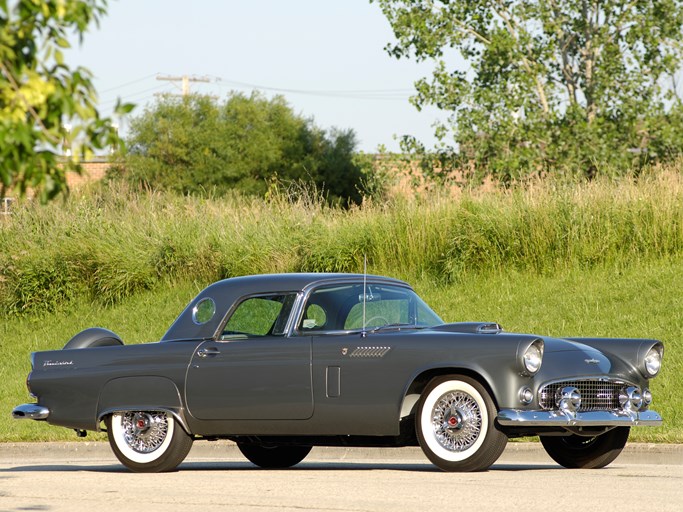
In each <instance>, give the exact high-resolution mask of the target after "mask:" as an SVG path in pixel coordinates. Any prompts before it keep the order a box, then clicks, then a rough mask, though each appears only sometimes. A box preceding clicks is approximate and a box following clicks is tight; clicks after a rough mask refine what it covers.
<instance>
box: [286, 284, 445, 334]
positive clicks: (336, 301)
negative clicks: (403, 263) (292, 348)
mask: <svg viewBox="0 0 683 512" xmlns="http://www.w3.org/2000/svg"><path fill="white" fill-rule="evenodd" d="M442 323H443V321H442V320H441V319H440V318H439V316H438V315H437V314H436V313H434V312H433V311H432V310H431V308H430V307H429V306H428V305H427V304H425V302H424V301H423V300H422V299H421V298H420V297H418V295H417V294H416V293H415V292H414V291H412V290H411V289H410V288H406V287H403V286H396V285H383V284H367V285H365V286H364V285H363V284H345V285H336V286H323V287H320V288H318V289H316V290H314V291H313V292H311V294H310V296H309V298H308V301H307V302H306V305H305V307H304V310H303V315H302V318H301V320H300V321H299V324H298V330H299V331H349V330H360V329H375V328H378V327H383V326H385V325H402V326H413V327H431V326H434V325H440V324H442Z"/></svg>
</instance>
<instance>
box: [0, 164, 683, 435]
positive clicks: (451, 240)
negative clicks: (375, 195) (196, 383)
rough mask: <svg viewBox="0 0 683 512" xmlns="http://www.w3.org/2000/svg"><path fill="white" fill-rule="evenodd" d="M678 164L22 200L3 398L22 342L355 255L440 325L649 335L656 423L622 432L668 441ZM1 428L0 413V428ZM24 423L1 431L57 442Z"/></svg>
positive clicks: (7, 224)
mask: <svg viewBox="0 0 683 512" xmlns="http://www.w3.org/2000/svg"><path fill="white" fill-rule="evenodd" d="M680 171H681V169H679V168H672V169H669V170H666V171H662V172H658V173H653V174H651V175H647V176H641V177H639V179H638V180H620V181H617V182H609V181H597V182H592V183H585V184H580V185H571V186H570V185H559V184H553V183H551V182H545V183H538V184H535V185H532V186H527V187H524V188H517V189H513V190H503V189H497V190H493V191H487V192H482V191H480V190H464V191H460V192H459V193H458V194H455V195H453V194H447V193H440V194H435V195H431V196H427V195H425V196H422V197H413V198H410V197H403V198H397V199H394V200H392V201H390V202H389V203H387V204H381V205H380V204H373V203H371V202H370V203H367V204H365V205H363V206H362V207H358V208H355V209H351V210H341V209H336V208H330V207H328V206H325V203H324V202H323V201H321V200H319V198H318V197H317V196H316V194H315V193H314V192H313V193H309V194H305V193H304V194H301V193H299V194H296V195H290V194H288V192H287V191H281V192H276V193H274V194H272V195H271V196H270V198H269V199H268V200H245V199H240V198H231V197H228V198H209V199H202V198H196V197H178V196H175V195H172V194H162V193H156V192H139V191H132V190H128V189H126V188H115V189H107V188H97V187H96V188H93V189H92V190H90V191H89V192H87V193H84V194H79V195H78V196H76V195H74V196H72V197H71V198H69V199H68V200H67V201H66V202H57V203H53V204H50V205H48V206H38V205H35V204H33V203H31V202H28V201H26V202H22V203H20V204H18V205H17V208H15V209H14V212H13V214H12V215H11V216H3V218H2V219H0V355H1V356H2V360H3V361H4V364H3V365H0V382H4V383H5V384H4V385H2V386H0V391H1V392H2V393H0V395H1V397H0V405H2V406H3V410H7V409H8V408H10V407H12V406H13V405H16V404H17V403H22V402H23V401H25V400H26V397H25V396H24V395H25V390H24V388H23V381H24V378H25V375H26V373H27V371H28V364H29V360H28V357H27V356H28V353H29V352H30V351H32V350H44V349H54V348H59V347H60V346H62V345H63V344H64V343H65V342H66V341H67V340H68V339H69V338H70V337H71V336H72V335H73V334H74V333H76V332H78V331H79V330H80V329H83V328H85V327H89V326H92V325H101V326H104V327H108V328H111V329H114V330H115V331H116V332H118V333H119V334H120V335H122V337H123V338H124V339H125V340H126V342H127V343H129V342H139V341H151V340H154V339H158V337H159V336H161V334H163V332H164V330H165V329H166V328H167V327H168V325H169V324H170V322H171V321H172V318H173V317H174V315H175V314H177V313H178V312H179V311H180V310H181V309H182V307H183V305H184V304H186V303H187V301H188V300H189V299H190V298H191V297H192V296H193V295H194V294H195V293H196V292H197V291H198V290H199V289H201V288H203V287H204V286H205V285H207V284H208V283H210V282H212V281H214V280H216V279H220V278H224V277H230V276H235V275H244V274H254V273H262V272H290V271H294V272H296V271H350V272H361V271H362V269H363V257H364V255H367V257H368V267H369V270H370V271H371V272H373V273H378V274H386V275H391V276H395V277H399V278H403V279H406V280H408V281H410V282H411V283H414V284H415V285H416V287H417V289H418V291H419V292H420V293H421V294H422V295H423V296H424V297H425V298H426V299H427V300H428V302H429V303H430V304H431V305H432V306H433V307H434V308H435V309H436V310H437V312H439V313H440V314H441V315H442V317H443V318H444V319H445V320H446V321H456V320H486V321H499V322H501V323H502V324H503V325H504V326H505V327H506V328H507V329H509V330H520V331H526V332H536V333H538V334H553V335H564V336H569V335H571V336H615V337H620V336H626V337H656V338H661V339H662V340H663V341H664V342H665V344H666V355H665V366H664V372H663V374H662V376H661V377H659V378H658V379H656V380H655V381H654V382H655V385H654V386H655V387H654V391H655V399H656V400H657V403H656V407H655V409H656V410H658V411H660V412H662V413H664V415H665V426H664V427H662V429H640V430H637V431H638V432H639V433H638V434H636V437H635V439H637V440H657V441H661V440H664V441H669V442H683V415H681V413H680V411H681V409H682V408H683V402H682V401H681V398H680V397H682V396H683V389H681V388H682V387H683V385H682V384H681V383H680V382H679V381H680V379H679V376H680V372H681V371H682V370H683V341H682V340H683V331H682V329H681V327H680V311H681V307H683V304H682V303H681V293H680V291H681V289H683V277H681V276H683V273H681V272H680V267H681V263H682V262H683V174H682V173H681V172H680ZM299 192H300V191H299ZM7 423H9V419H7V417H6V418H5V419H4V420H3V419H2V418H0V427H1V428H0V431H5V430H6V429H5V427H7V429H9V425H7ZM27 423H31V426H30V427H28V426H27V427H26V428H25V429H24V427H21V428H22V429H24V430H21V431H19V430H16V429H17V428H18V427H16V426H13V427H12V429H13V430H12V432H13V434H12V435H10V436H9V438H5V439H10V438H11V439H41V438H42V439H45V438H47V437H49V436H62V435H63V434H56V433H54V432H57V431H58V430H55V429H52V430H49V429H48V430H49V432H48V430H46V429H45V428H42V429H41V427H40V426H36V425H34V424H33V422H27ZM6 431H8V432H9V430H6ZM3 436H4V434H3ZM0 440H3V437H0Z"/></svg>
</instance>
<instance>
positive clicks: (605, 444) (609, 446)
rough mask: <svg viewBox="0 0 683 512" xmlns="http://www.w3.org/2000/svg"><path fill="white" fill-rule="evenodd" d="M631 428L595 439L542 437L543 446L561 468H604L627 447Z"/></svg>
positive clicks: (618, 430)
mask: <svg viewBox="0 0 683 512" xmlns="http://www.w3.org/2000/svg"><path fill="white" fill-rule="evenodd" d="M630 431H631V428H630V427H617V428H613V429H612V430H609V431H607V432H605V433H604V434H600V435H599V436H595V437H584V436H577V435H570V436H560V437H555V436H541V444H542V445H543V448H545V451H546V452H547V454H548V455H550V457H551V458H552V459H553V460H554V461H555V462H557V463H558V464H559V465H560V466H564V467H565V468H572V469H579V468H580V469H598V468H604V467H605V466H607V465H608V464H610V463H611V462H613V461H614V459H616V458H617V457H618V456H619V454H620V453H621V450H623V449H624V446H626V441H627V440H628V435H629V433H630Z"/></svg>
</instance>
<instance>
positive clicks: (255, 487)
mask: <svg viewBox="0 0 683 512" xmlns="http://www.w3.org/2000/svg"><path fill="white" fill-rule="evenodd" d="M682 503H683V447H682V446H660V445H635V446H629V447H627V451H626V452H625V453H624V454H622V457H620V458H619V459H617V461H616V462H614V463H613V464H612V465H611V466H609V467H608V468H606V469H603V470H595V471H590V470H566V469H562V468H560V467H559V466H557V465H555V464H554V463H553V462H552V461H551V460H550V459H549V458H548V457H547V456H546V455H545V454H544V453H543V452H542V450H539V447H538V445H537V444H533V443H528V444H527V443H510V444H509V445H508V449H507V450H506V452H505V453H504V454H503V456H502V457H501V459H500V460H499V461H498V463H497V464H496V465H494V466H493V467H492V468H491V470H490V471H487V472H484V473H463V474H453V473H451V474H448V473H442V472H440V471H438V470H436V469H435V468H434V467H433V466H431V465H430V464H428V463H427V462H426V459H425V458H424V457H423V456H422V454H421V453H420V452H419V450H417V449H412V448H408V449H394V450H367V449H366V450H357V449H314V450H313V452H311V455H309V457H308V458H307V459H306V460H305V461H304V462H303V463H302V464H300V465H299V466H297V467H296V468H293V469H289V470H271V471H264V470H260V469H257V468H255V467H254V466H252V465H251V464H249V463H248V462H245V461H244V459H242V458H241V457H240V455H239V453H238V452H237V450H236V449H235V447H234V446H232V445H230V444H227V443H223V442H220V443H206V442H204V443H196V445H195V448H193V451H192V452H191V453H190V456H189V457H188V459H187V461H186V462H185V463H183V464H182V465H181V466H180V471H177V472H174V473H166V474H155V475H147V474H133V473H129V472H127V471H126V470H125V469H124V468H123V466H121V465H119V464H118V462H117V461H116V459H114V457H113V455H111V454H110V452H109V449H108V446H107V445H106V444H105V443H66V444H47V445H46V444H42V445H41V444H36V445H22V444H11V445H8V444H5V445H2V444H0V511H25V510H38V511H65V512H66V511H69V512H80V511H86V510H87V511H95V510H96V511H98V512H99V511H113V510H115V511H117V512H120V511H135V512H137V511H145V512H147V511H149V510H155V509H162V510H164V511H165V512H166V511H176V510H178V511H180V510H182V511H184V512H192V511H202V512H204V511H213V510H226V511H230V512H242V511H244V512H302V511H309V510H310V511H321V512H327V511H334V512H337V511H353V512H355V511H382V512H384V511H405V512H412V511H419V512H423V511H439V512H440V511H444V510H446V511H453V512H460V511H462V510H467V511H473V512H479V511H489V510H491V511H493V510H496V511H504V512H514V511H524V512H533V511H539V512H540V511H543V512H546V511H549V510H574V509H579V510H581V511H582V512H586V511H588V512H590V511H600V512H609V511H619V512H626V511H630V510H636V509H646V510H656V511H658V512H659V511H676V512H680V510H682V509H683V505H681V504H682Z"/></svg>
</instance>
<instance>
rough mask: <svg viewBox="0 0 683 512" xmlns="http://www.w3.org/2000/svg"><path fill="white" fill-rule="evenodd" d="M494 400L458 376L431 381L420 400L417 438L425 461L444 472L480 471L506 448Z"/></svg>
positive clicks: (475, 385) (471, 381) (478, 385)
mask: <svg viewBox="0 0 683 512" xmlns="http://www.w3.org/2000/svg"><path fill="white" fill-rule="evenodd" d="M495 416H496V408H495V405H494V403H493V400H492V399H491V397H490V396H489V394H488V393H487V391H486V390H485V389H484V387H483V386H482V385H481V384H480V383H479V382H477V381H476V380H474V379H472V378H469V377H466V376H460V375H450V376H443V377H437V378H435V379H433V380H432V381H431V382H430V383H429V385H428V386H427V387H426V388H425V390H424V391H423V393H422V397H421V398H420V404H419V407H418V411H417V416H416V418H415V421H416V430H417V438H418V441H419V443H420V446H421V447H422V450H423V451H424V453H425V455H426V456H427V458H428V459H429V460H430V461H432V462H433V463H434V464H435V465H436V466H437V467H439V468H440V469H443V470H444V471H483V470H485V469H488V468H489V466H491V464H493V463H494V462H495V461H496V460H497V459H498V457H500V454H501V453H502V452H503V450H504V449H505V445H506V444H507V437H506V436H505V434H503V433H502V432H500V431H499V430H498V429H497V428H496V427H495V424H494V423H495Z"/></svg>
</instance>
